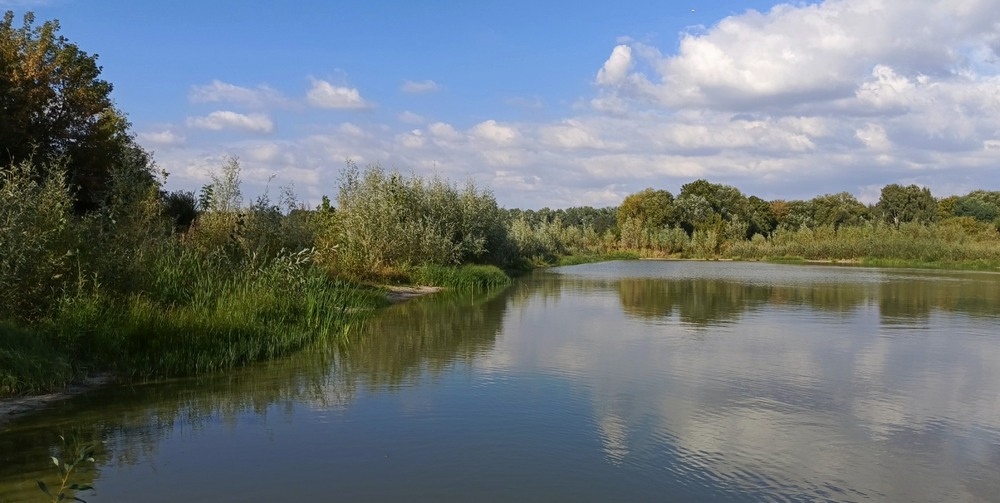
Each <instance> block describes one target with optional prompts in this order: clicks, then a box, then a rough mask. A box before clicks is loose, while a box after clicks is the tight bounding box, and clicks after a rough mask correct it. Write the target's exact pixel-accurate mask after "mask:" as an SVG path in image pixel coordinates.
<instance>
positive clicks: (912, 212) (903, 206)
mask: <svg viewBox="0 0 1000 503" xmlns="http://www.w3.org/2000/svg"><path fill="white" fill-rule="evenodd" d="M875 210H876V212H878V213H879V214H880V215H881V216H882V218H883V219H884V220H885V221H886V222H887V223H890V224H892V225H894V226H896V227H899V225H900V224H904V223H907V222H918V223H927V222H933V221H935V220H936V219H937V201H936V200H935V199H934V196H932V195H931V191H930V189H928V188H925V187H918V186H916V185H908V186H906V187H904V186H902V185H898V184H895V183H894V184H891V185H886V186H885V187H883V188H882V196H881V197H880V198H879V200H878V204H876V205H875Z"/></svg>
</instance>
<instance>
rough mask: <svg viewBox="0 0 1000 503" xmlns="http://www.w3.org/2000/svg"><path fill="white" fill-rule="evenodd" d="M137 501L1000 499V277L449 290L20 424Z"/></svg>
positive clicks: (27, 443) (19, 438)
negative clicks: (249, 361) (193, 374)
mask: <svg viewBox="0 0 1000 503" xmlns="http://www.w3.org/2000/svg"><path fill="white" fill-rule="evenodd" d="M60 434H62V435H64V436H66V437H67V438H69V439H71V440H72V441H73V442H77V443H90V444H91V445H94V446H96V451H95V459H96V462H95V463H93V464H89V463H88V464H85V465H84V466H82V467H80V469H79V471H78V472H76V473H75V474H74V477H73V480H75V481H78V482H80V483H87V484H90V485H93V486H94V489H93V490H88V491H82V492H81V493H80V494H79V495H78V496H80V497H81V498H83V499H85V500H87V501H88V502H90V503H94V502H118V501H145V502H156V501H164V502H165V501H186V502H199V501H206V502H207V501H261V502H263V501H476V502H487V501H518V502H527V501H539V502H543V501H544V502H548V501H573V502H586V501H602V502H605V501H928V502H931V501H934V502H936V501H997V499H998V498H1000V496H998V495H1000V275H998V274H994V273H975V272H945V271H917V270H891V269H871V268H858V267H837V266H801V265H775V264H762V263H736V262H672V261H622V262H607V263H600V264H589V265H581V266H572V267H563V268H554V269H550V270H542V271H537V272H535V273H533V274H530V275H528V276H526V277H524V278H520V279H518V280H516V281H515V282H514V284H513V285H512V286H511V287H509V288H507V289H505V290H502V291H494V292H487V293H479V294H438V295H432V296H428V297H423V298H418V299H414V300H411V301H408V302H405V303H402V304H398V305H395V306H392V307H390V308H387V309H385V310H384V311H382V312H380V313H379V314H378V315H377V316H376V317H375V318H373V319H372V320H370V321H369V322H368V323H367V325H366V326H365V327H364V328H363V329H359V330H356V331H354V332H352V333H350V334H349V341H348V342H347V343H344V344H334V343H328V344H325V345H320V346H317V347H315V348H310V349H309V350H307V351H304V352H302V353H300V354H297V355H294V356H292V357H290V358H286V359H283V360H279V361H273V362H268V363H263V364H259V365H254V366H251V367H248V368H245V369H241V370H238V371H235V372H230V373H226V374H224V375H213V376H203V377H197V378H188V379H176V380H170V381H166V382H155V383H148V384H135V385H128V386H114V387H109V388H105V389H101V390H98V391H96V392H92V393H88V394H86V395H82V396H78V397H75V398H73V399H70V400H67V401H64V402H60V403H58V404H56V405H54V406H52V407H50V408H48V409H46V410H44V411H41V412H38V413H35V414H32V415H29V416H25V417H21V418H18V419H16V420H14V421H12V422H9V423H7V424H5V425H3V426H0V502H4V501H43V500H44V498H43V497H41V496H42V495H41V493H40V492H39V490H38V487H37V485H36V482H35V481H36V480H39V479H42V480H45V481H46V482H47V483H48V484H49V485H50V486H51V485H53V484H58V483H57V482H56V480H57V479H56V476H57V473H56V471H55V469H54V467H53V466H52V462H51V461H50V459H49V456H50V455H61V456H65V455H64V454H60V452H61V451H60V445H61V443H60V440H59V437H58V435H60Z"/></svg>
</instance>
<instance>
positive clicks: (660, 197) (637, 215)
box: [617, 188, 674, 229]
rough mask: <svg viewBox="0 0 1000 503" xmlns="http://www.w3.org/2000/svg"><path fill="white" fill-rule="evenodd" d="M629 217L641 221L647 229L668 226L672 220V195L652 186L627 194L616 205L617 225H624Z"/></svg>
mask: <svg viewBox="0 0 1000 503" xmlns="http://www.w3.org/2000/svg"><path fill="white" fill-rule="evenodd" d="M629 219H635V220H637V221H639V222H642V224H643V226H645V227H646V228H649V229H659V228H661V227H667V226H669V225H670V224H671V223H673V220H674V195H673V194H671V193H670V192H668V191H666V190H654V189H652V188H647V189H645V190H641V191H639V192H636V193H635V194H631V195H629V196H628V197H626V198H625V200H624V201H622V204H621V205H620V206H619V207H618V213H617V220H618V226H619V227H622V226H624V225H625V222H627V221H628V220H629Z"/></svg>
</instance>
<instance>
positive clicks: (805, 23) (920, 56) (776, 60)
mask: <svg viewBox="0 0 1000 503" xmlns="http://www.w3.org/2000/svg"><path fill="white" fill-rule="evenodd" d="M995 7H996V6H995V4H993V3H992V2H990V1H989V0H969V1H966V2H961V3H959V4H956V2H952V1H950V0H935V1H929V2H911V1H908V0H871V1H861V0H828V1H826V2H822V3H817V4H811V5H798V6H795V5H789V4H780V5H778V6H775V7H774V8H773V9H771V10H770V11H769V12H766V13H760V12H756V11H748V12H747V13H745V14H742V15H737V16H731V17H728V18H726V19H723V20H722V21H720V22H719V23H718V24H717V25H716V26H713V27H711V28H709V29H707V30H706V31H704V32H703V33H689V34H685V35H684V36H683V37H682V38H681V41H680V44H679V48H678V50H677V53H676V54H673V55H669V56H661V55H659V51H658V50H656V49H655V48H650V47H648V46H645V45H643V44H639V43H633V44H631V45H619V46H617V47H615V48H614V50H613V51H612V53H611V56H610V57H609V58H608V60H607V61H606V62H605V64H604V67H603V68H602V69H601V70H600V71H599V72H598V76H597V81H596V82H597V84H598V85H600V86H603V87H606V88H608V87H615V86H622V87H623V89H622V92H623V93H624V94H625V95H626V96H628V97H631V98H637V99H642V100H645V101H648V102H653V103H656V104H660V105H663V106H669V107H692V106H696V107H700V106H709V107H718V108H747V107H755V106H760V104H761V102H762V100H763V102H765V103H774V104H776V105H780V106H783V107H789V106H792V105H797V104H803V103H815V102H817V101H829V100H835V99H838V98H847V97H850V96H851V95H852V94H854V91H855V90H856V88H857V81H858V79H859V78H860V77H861V76H863V75H865V74H867V73H869V72H870V70H871V69H872V68H873V67H875V66H876V65H882V66H883V67H884V68H893V69H896V71H897V72H903V73H904V74H913V75H916V74H924V75H931V76H942V77H945V76H948V75H950V74H952V73H953V72H954V71H955V70H956V68H961V67H968V66H969V65H970V64H971V63H972V62H973V60H978V62H980V63H981V62H982V61H984V60H985V59H984V58H986V59H988V58H989V57H995V54H994V47H993V46H992V45H990V41H993V40H995V37H996V34H997V30H998V27H997V22H998V21H1000V13H998V12H1000V10H998V9H996V8H995ZM969 47H972V48H973V49H969ZM636 54H638V55H641V57H642V59H643V60H644V61H643V64H644V65H645V67H648V68H649V69H651V70H652V72H653V73H654V74H655V76H656V79H655V81H651V80H649V79H647V78H646V77H645V76H644V75H643V74H642V73H641V72H639V71H638V70H636V69H635V67H636V66H637V64H636V63H635V61H634V55H636ZM988 55H989V56H988ZM883 71H884V70H883Z"/></svg>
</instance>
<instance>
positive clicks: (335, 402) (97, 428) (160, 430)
mask: <svg viewBox="0 0 1000 503" xmlns="http://www.w3.org/2000/svg"><path fill="white" fill-rule="evenodd" d="M506 304H507V303H506V298H505V294H504V293H503V292H502V291H492V292H487V293H477V294H473V295H469V294H461V295H460V294H454V295H444V294H442V295H437V296H432V297H428V298H422V299H416V300H412V301H409V302H406V303H403V304H400V305H396V306H392V307H390V308H387V309H385V310H383V311H381V312H379V313H377V314H376V316H375V317H373V318H371V319H370V320H368V322H366V325H365V326H364V328H362V329H360V330H359V331H358V333H356V334H352V337H351V340H350V341H349V342H348V343H346V344H344V343H341V342H339V341H323V342H320V343H318V344H317V345H315V346H313V347H311V348H309V349H306V350H304V351H302V352H300V353H298V354H295V355H292V356H290V357H288V358H285V359H282V360H276V361H272V362H266V363H261V364H258V365H254V366H251V367H248V368H244V369H238V370H236V371H232V372H229V373H226V374H217V375H209V376H202V377H199V378H193V379H180V380H175V381H172V382H160V383H150V384H134V385H129V386H119V387H112V388H109V389H105V390H101V391H97V392H94V393H90V394H87V395H84V396H80V397H76V398H74V399H70V400H67V401H65V402H63V403H60V404H58V405H57V406H56V407H54V408H53V409H52V410H49V411H44V412H40V413H37V414H33V415H30V416H28V417H24V418H21V419H18V420H14V421H12V422H10V423H7V424H5V425H3V431H2V432H0V502H3V501H5V500H11V501H32V500H35V499H37V497H38V496H39V495H41V493H40V492H39V491H38V486H37V485H36V483H35V481H36V480H39V479H41V480H46V479H47V478H48V477H50V476H51V474H52V468H53V465H52V462H51V460H50V459H49V456H50V455H58V446H59V444H60V441H59V435H60V434H63V435H66V436H67V437H71V438H73V440H74V441H75V442H78V443H83V444H92V445H94V446H95V447H96V449H95V453H94V458H95V459H96V463H95V465H94V466H93V467H88V468H87V469H85V470H81V471H80V472H79V473H78V474H77V475H76V478H75V479H74V480H75V481H77V482H79V483H81V484H84V483H85V484H90V485H94V486H95V487H97V488H98V489H100V487H99V486H100V482H99V481H98V480H97V479H98V478H99V476H100V471H101V467H105V466H111V465H118V466H121V465H132V464H137V463H143V462H145V460H148V459H150V458H151V457H152V455H153V454H154V453H155V452H156V451H157V449H158V446H159V445H160V444H161V442H162V441H163V440H164V439H165V438H167V437H170V436H171V435H173V434H174V433H175V432H177V431H180V430H185V431H191V430H195V431H197V430H200V429H203V428H209V427H211V426H213V425H215V424H216V423H220V422H221V423H222V424H223V425H225V426H226V427H228V428H231V429H236V428H237V427H238V426H239V424H240V422H241V421H248V420H249V421H260V420H261V419H263V420H265V421H266V420H267V419H268V416H273V415H279V416H287V415H290V414H291V413H292V409H293V406H294V405H295V404H306V405H309V406H311V407H316V408H323V409H328V408H340V407H346V406H348V405H349V404H350V403H352V402H353V401H354V400H355V398H356V397H357V394H358V393H357V391H358V388H359V387H361V388H365V387H377V386H386V385H398V384H401V383H404V382H412V381H414V380H415V379H417V378H418V376H419V375H421V374H422V373H423V372H424V369H427V370H428V371H429V372H430V373H431V374H434V373H436V372H441V371H442V370H444V369H446V368H448V367H449V366H451V365H454V364H455V363H457V362H467V361H470V360H472V359H473V358H474V357H475V356H476V355H477V354H481V353H482V352H484V351H488V350H489V349H490V348H492V347H493V344H494V342H495V340H496V337H497V334H498V333H499V332H500V330H501V328H502V322H503V316H504V311H505V308H506ZM252 418H256V419H252ZM81 496H83V498H84V499H87V498H86V496H85V495H81Z"/></svg>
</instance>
